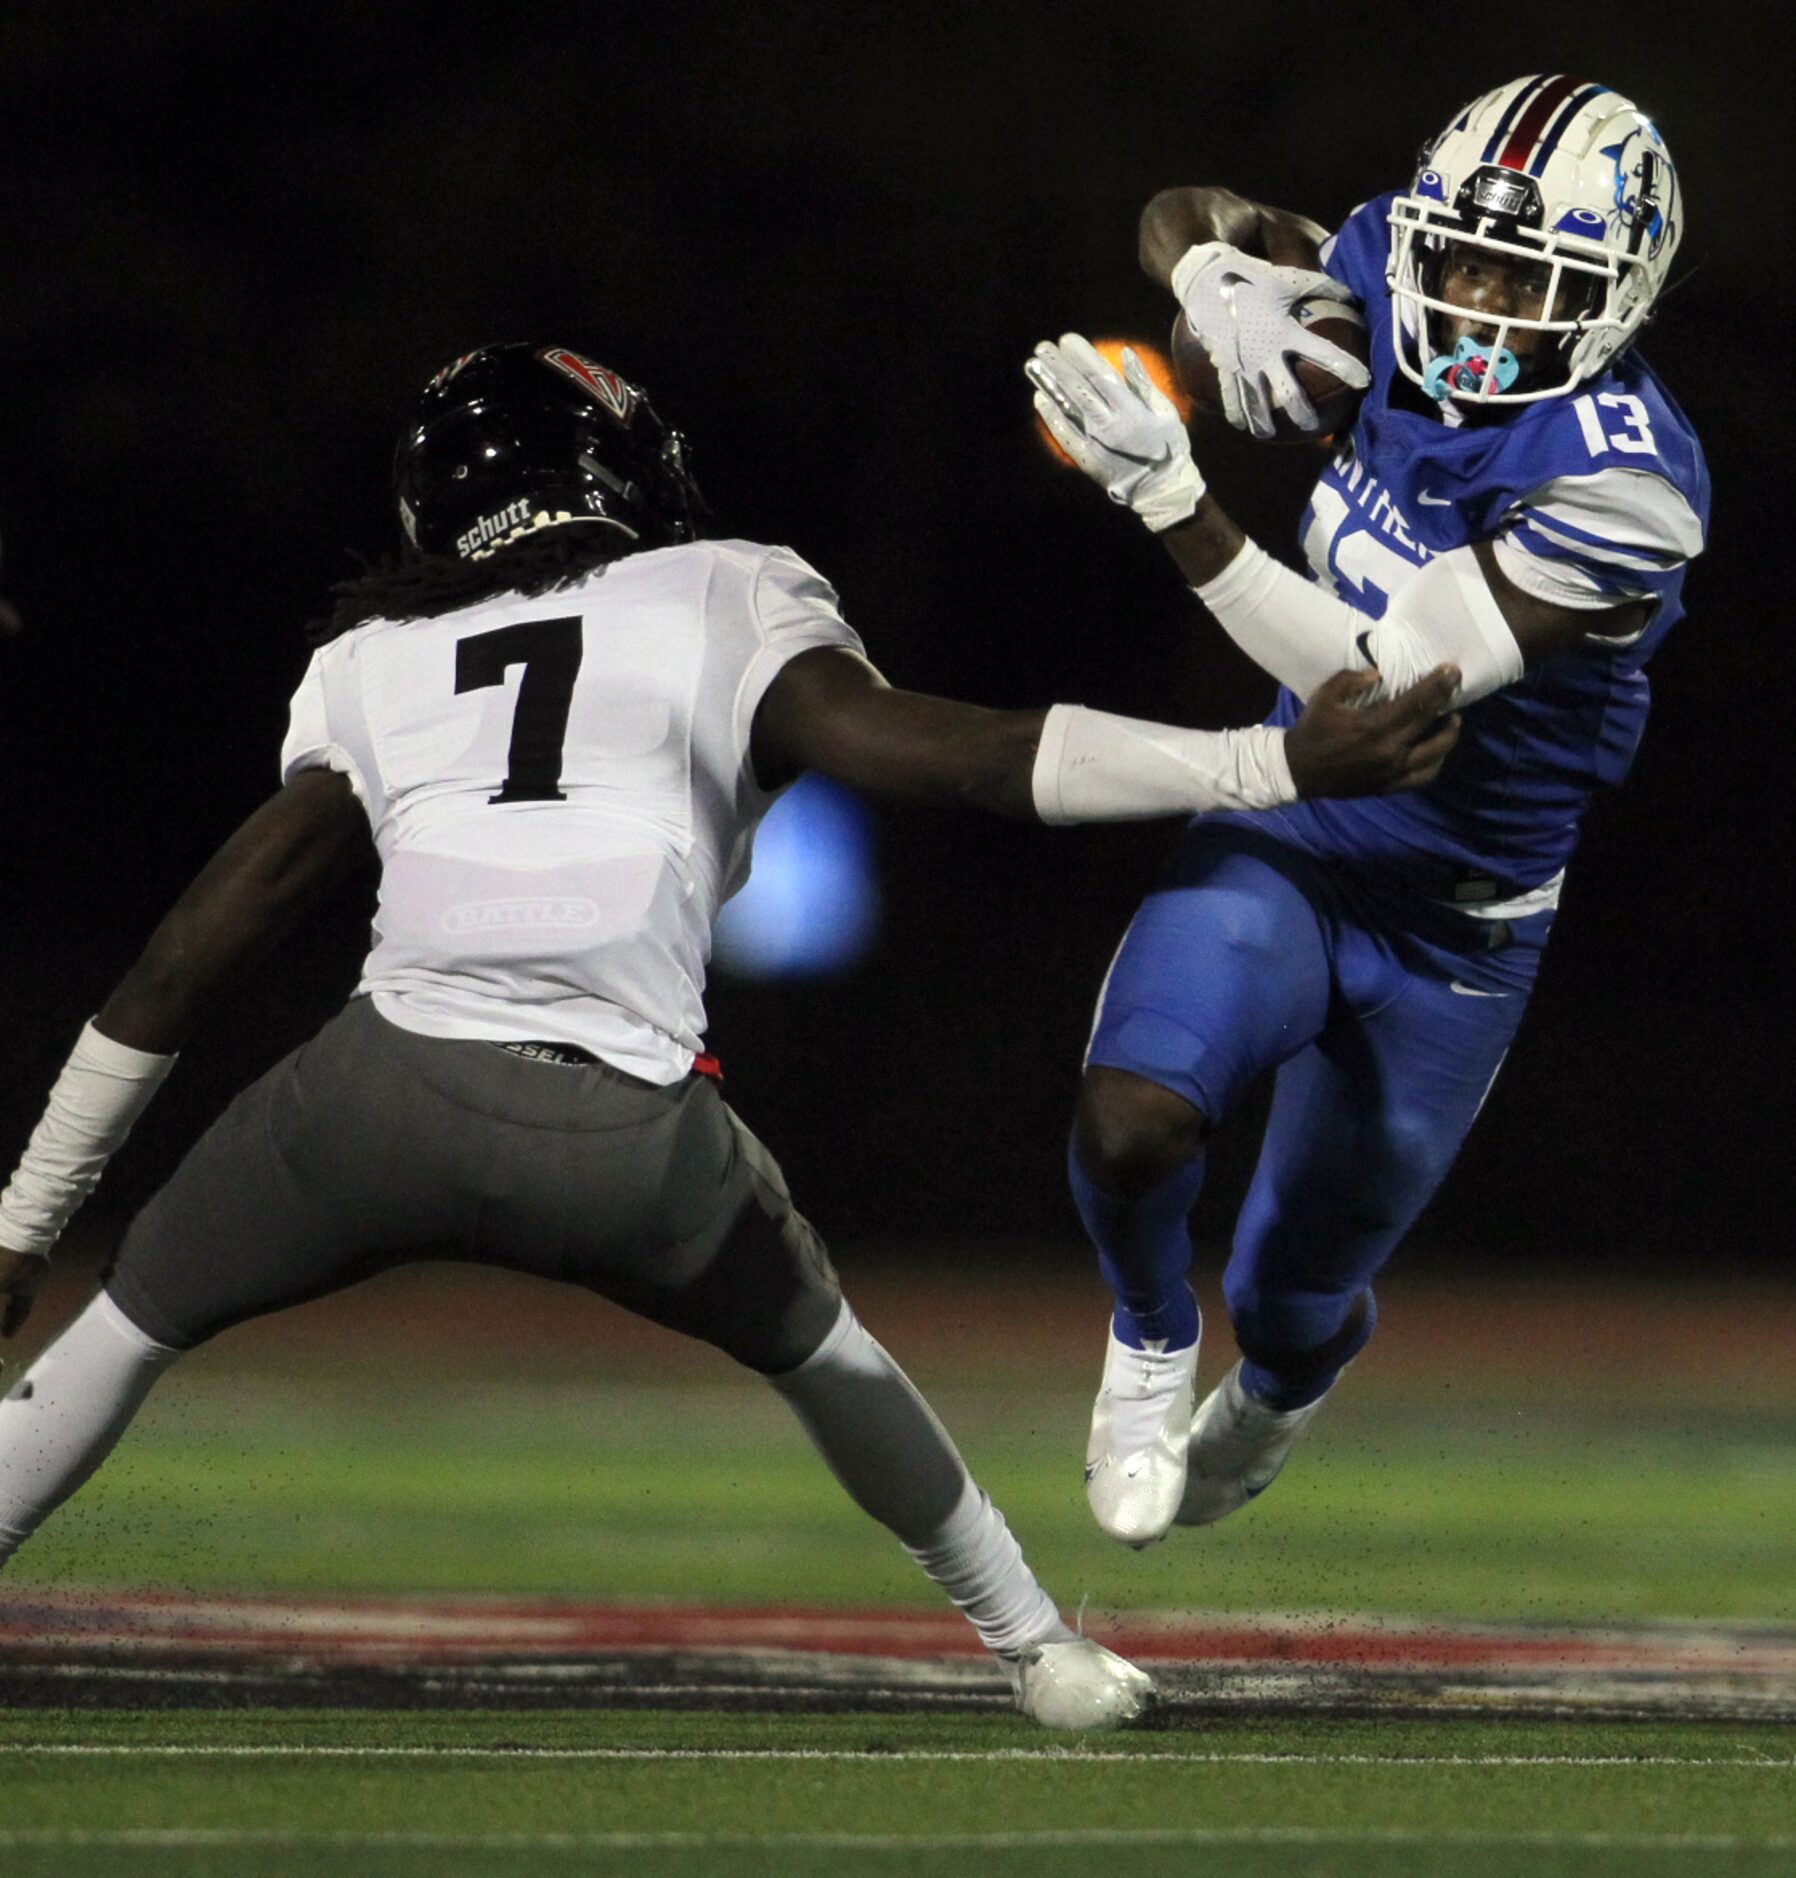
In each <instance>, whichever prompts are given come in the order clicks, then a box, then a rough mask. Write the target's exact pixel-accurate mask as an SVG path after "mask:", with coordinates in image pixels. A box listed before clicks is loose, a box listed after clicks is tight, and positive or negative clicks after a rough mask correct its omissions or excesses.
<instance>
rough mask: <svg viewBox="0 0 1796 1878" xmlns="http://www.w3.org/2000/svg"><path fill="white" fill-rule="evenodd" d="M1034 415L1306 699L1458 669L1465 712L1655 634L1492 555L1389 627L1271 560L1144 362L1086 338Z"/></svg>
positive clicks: (1254, 655) (1072, 344)
mask: <svg viewBox="0 0 1796 1878" xmlns="http://www.w3.org/2000/svg"><path fill="white" fill-rule="evenodd" d="M1025 369H1026V370H1027V373H1028V376H1029V379H1030V382H1031V383H1032V384H1033V385H1034V386H1035V408H1036V410H1037V412H1038V413H1040V415H1041V418H1042V421H1043V422H1044V423H1045V424H1046V425H1047V426H1048V428H1049V429H1050V431H1052V432H1053V434H1054V436H1055V438H1056V439H1057V440H1058V442H1059V443H1060V445H1061V446H1062V448H1063V449H1065V451H1066V452H1067V454H1068V455H1069V456H1070V457H1071V458H1072V459H1073V461H1074V462H1075V463H1076V464H1078V466H1079V467H1080V468H1081V469H1082V470H1084V471H1085V473H1086V474H1087V475H1088V476H1090V477H1091V479H1092V480H1093V481H1094V482H1096V483H1097V484H1098V485H1099V486H1100V487H1101V488H1103V489H1104V490H1105V492H1106V493H1107V494H1108V495H1109V496H1110V498H1111V500H1112V501H1113V502H1117V503H1120V504H1122V505H1123V506H1125V507H1127V508H1130V509H1132V510H1134V512H1135V513H1136V514H1137V515H1139V516H1140V517H1141V519H1142V520H1143V521H1144V522H1146V523H1147V525H1148V527H1149V528H1150V529H1152V530H1153V531H1154V532H1155V533H1156V534H1158V535H1159V537H1160V539H1161V541H1162V542H1164V543H1165V545H1166V549H1167V552H1168V553H1169V554H1170V555H1171V556H1172V558H1173V560H1174V562H1175V563H1176V564H1177V566H1178V568H1179V571H1180V572H1181V573H1182V574H1183V575H1184V576H1185V578H1186V580H1187V581H1189V582H1190V583H1191V586H1192V588H1193V590H1194V591H1195V592H1196V594H1197V597H1198V598H1199V599H1200V600H1202V601H1203V603H1204V605H1205V606H1206V607H1207V608H1208V609H1209V610H1210V612H1211V613H1212V614H1213V615H1214V616H1215V618H1216V619H1217V620H1218V621H1219V622H1220V624H1221V625H1222V627H1223V628H1224V630H1225V631H1226V632H1227V633H1228V634H1229V636H1230V638H1232V639H1233V640H1234V641H1235V643H1236V644H1237V645H1239V646H1240V647H1241V649H1242V651H1244V652H1245V653H1246V654H1247V655H1248V657H1249V658H1251V659H1252V660H1253V661H1254V662H1255V663H1256V664H1257V665H1259V666H1260V668H1261V669H1262V670H1263V671H1266V672H1268V673H1270V674H1271V675H1272V676H1273V677H1274V678H1276V679H1277V680H1278V681H1279V682H1280V683H1281V684H1283V685H1287V686H1289V687H1290V689H1291V690H1292V691H1294V692H1295V693H1296V694H1297V695H1298V696H1299V697H1300V698H1307V697H1309V696H1311V695H1312V694H1313V693H1314V692H1315V690H1316V688H1317V687H1318V686H1319V685H1321V684H1322V682H1323V681H1324V680H1325V679H1326V678H1328V677H1329V676H1330V675H1331V674H1333V673H1335V672H1337V671H1341V670H1348V671H1373V672H1376V673H1377V674H1378V679H1379V683H1378V686H1377V688H1376V689H1375V690H1374V691H1373V692H1372V693H1370V694H1368V695H1369V696H1372V697H1377V696H1389V695H1392V694H1395V693H1397V692H1399V691H1402V690H1405V689H1407V688H1408V687H1409V686H1411V685H1413V684H1414V683H1416V682H1417V680H1418V679H1420V678H1422V677H1423V676H1424V675H1425V674H1427V673H1428V672H1429V671H1431V670H1433V669H1434V668H1436V667H1438V666H1440V665H1444V664H1452V665H1455V666H1457V667H1458V668H1459V670H1460V673H1461V681H1460V687H1459V690H1458V692H1457V693H1456V695H1455V698H1454V700H1453V701H1454V702H1455V703H1456V704H1465V703H1470V702H1472V701H1473V700H1475V699H1478V698H1482V697H1486V696H1488V695H1489V694H1490V693H1491V692H1493V691H1498V690H1501V689H1502V687H1503V686H1504V685H1507V684H1511V683H1513V682H1514V681H1515V680H1516V679H1517V678H1519V677H1520V676H1521V675H1522V673H1523V672H1524V671H1525V670H1527V669H1529V668H1530V667H1532V666H1534V665H1538V664H1539V663H1540V662H1541V661H1542V660H1544V659H1548V658H1552V657H1554V656H1555V655H1556V654H1558V653H1561V652H1565V651H1567V650H1569V649H1570V648H1572V647H1574V646H1576V645H1578V644H1579V643H1581V642H1582V640H1583V639H1584V638H1585V637H1586V636H1588V635H1591V634H1596V635H1599V636H1604V637H1616V638H1622V637H1625V636H1626V635H1627V634H1629V633H1631V632H1633V631H1636V630H1637V629H1638V628H1639V627H1640V626H1641V625H1643V624H1644V623H1645V620H1646V617H1647V613H1646V608H1645V606H1644V604H1643V603H1641V602H1629V603H1627V604H1625V605H1622V606H1618V607H1613V608H1607V609H1601V610H1595V611H1592V610H1584V609H1575V608H1570V607H1564V606H1556V605H1554V604H1552V603H1551V602H1549V601H1544V600H1540V599H1536V598H1535V597H1534V596H1532V595H1530V594H1527V593H1525V592H1523V591H1522V589H1520V588H1519V587H1517V586H1515V585H1514V584H1513V583H1512V582H1511V581H1510V580H1509V579H1508V578H1507V576H1506V575H1504V573H1503V572H1502V569H1501V568H1500V567H1499V565H1498V563H1497V559H1496V554H1495V550H1494V549H1493V547H1492V546H1491V544H1490V543H1489V542H1476V543H1474V544H1473V545H1471V546H1470V547H1466V548H1456V549H1454V550H1453V551H1452V552H1450V553H1447V554H1442V555H1438V556H1436V558H1435V559H1434V560H1432V561H1430V562H1429V563H1428V565H1427V566H1426V567H1425V568H1423V570H1422V571H1421V572H1420V573H1419V574H1418V575H1417V576H1416V578H1415V579H1414V580H1413V581H1412V582H1410V584H1409V585H1408V586H1407V587H1406V588H1405V589H1404V590H1403V593H1402V595H1401V596H1400V598H1399V599H1398V600H1397V601H1396V602H1394V603H1393V604H1392V605H1391V606H1389V607H1387V608H1386V610H1385V612H1384V613H1383V614H1382V615H1380V616H1379V617H1378V618H1377V619H1374V618H1373V617H1372V616H1371V615H1370V614H1368V613H1362V612H1360V611H1359V610H1358V609H1357V608H1356V607H1353V606H1350V605H1349V604H1348V603H1347V602H1346V601H1345V600H1342V599H1340V598H1339V597H1338V596H1336V595H1335V594H1332V593H1329V592H1328V591H1327V590H1326V589H1325V588H1323V587H1321V586H1318V585H1317V584H1316V583H1315V582H1314V581H1308V580H1305V579H1304V578H1303V577H1302V575H1300V574H1296V573H1294V572H1292V570H1291V569H1290V568H1288V567H1285V566H1283V565H1281V564H1280V563H1279V562H1278V561H1276V560H1274V559H1273V558H1272V556H1271V555H1269V554H1267V553H1266V552H1265V551H1264V550H1263V549H1262V548H1260V547H1259V546H1258V545H1257V544H1256V543H1255V542H1253V541H1252V540H1250V539H1249V538H1248V536H1247V535H1246V534H1244V533H1243V532H1242V530H1241V529H1240V528H1239V527H1238V526H1237V525H1236V523H1235V522H1234V521H1233V519H1232V518H1231V517H1230V516H1229V515H1228V513H1227V512H1226V511H1225V510H1224V509H1223V507H1222V505H1221V504H1220V503H1219V502H1218V501H1217V500H1216V498H1215V496H1214V495H1213V494H1212V493H1211V492H1210V490H1209V488H1208V486H1207V485H1206V484H1205V482H1204V479H1203V474H1202V472H1201V471H1200V470H1199V469H1198V467H1197V465H1196V463H1195V462H1194V461H1193V460H1192V456H1191V439H1190V436H1189V434H1188V433H1187V431H1186V429H1185V426H1184V424H1183V422H1182V421H1181V420H1180V418H1179V415H1178V413H1177V411H1175V410H1174V409H1173V407H1172V404H1171V402H1170V400H1168V399H1167V398H1166V396H1165V395H1164V394H1163V393H1162V392H1161V391H1159V390H1158V389H1157V387H1155V386H1154V385H1153V384H1152V383H1151V382H1150V381H1149V379H1148V377H1147V375H1146V373H1145V372H1144V371H1143V370H1142V369H1141V366H1140V364H1139V362H1138V361H1137V360H1136V359H1135V358H1134V356H1133V354H1125V355H1124V370H1123V371H1122V372H1118V371H1117V370H1116V369H1115V368H1114V367H1113V366H1111V365H1110V364H1109V363H1108V362H1107V361H1106V360H1105V359H1103V358H1101V357H1100V356H1099V355H1098V353H1097V352H1096V351H1094V350H1093V348H1092V347H1091V346H1090V345H1089V344H1088V343H1087V342H1086V341H1085V340H1084V339H1082V338H1080V336H1079V335H1078V334H1077V333H1068V334H1066V335H1064V336H1063V337H1062V338H1061V340H1060V341H1059V343H1058V344H1054V343H1052V342H1044V343H1043V344H1042V345H1039V346H1037V347H1036V349H1035V355H1034V356H1033V357H1032V358H1031V359H1030V360H1029V362H1028V364H1027V366H1026V368H1025Z"/></svg>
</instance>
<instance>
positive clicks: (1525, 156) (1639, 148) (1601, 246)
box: [1385, 74, 1683, 406]
mask: <svg viewBox="0 0 1796 1878" xmlns="http://www.w3.org/2000/svg"><path fill="white" fill-rule="evenodd" d="M1682 222H1683V203H1682V200H1681V198H1680V196H1679V192H1678V183H1677V172H1676V171H1675V170H1674V169H1673V168H1672V164H1671V157H1670V155H1669V154H1668V152H1667V151H1666V148H1665V142H1664V139H1663V138H1662V137H1661V136H1660V135H1659V133H1658V131H1657V130H1656V129H1655V128H1654V127H1653V124H1652V122H1651V120H1650V119H1648V118H1647V117H1646V116H1645V115H1644V114H1643V113H1642V112H1641V111H1640V110H1639V109H1638V108H1637V107H1636V106H1634V105H1633V104H1630V103H1629V102H1628V100H1627V99H1626V98H1624V97H1622V96H1621V95H1620V94H1619V93H1617V92H1613V91H1611V90H1609V89H1608V87H1607V86H1605V85H1597V84H1592V83H1590V82H1589V81H1588V80H1585V79H1582V78H1570V77H1566V76H1564V75H1563V74H1559V75H1544V76H1543V75H1536V76H1535V77H1533V78H1519V79H1517V80H1516V81H1515V82H1514V83H1513V84H1508V85H1503V86H1500V87H1499V88H1498V89H1497V90H1495V91H1492V92H1487V93H1486V94H1485V95H1484V96H1483V97H1482V98H1479V99H1477V100H1476V101H1475V102H1474V103H1472V104H1469V105H1467V106H1466V108H1465V109H1464V110H1463V111H1461V112H1460V113H1459V114H1458V116H1457V117H1455V118H1454V120H1453V122H1452V123H1451V124H1450V125H1449V126H1448V127H1447V129H1446V130H1444V131H1443V132H1442V133H1441V134H1440V136H1439V137H1437V138H1436V139H1435V140H1434V142H1433V143H1431V144H1429V145H1428V147H1427V148H1426V149H1425V150H1424V151H1423V152H1422V158H1421V167H1420V169H1419V170H1418V171H1417V172H1416V179H1415V182H1414V183H1413V184H1412V185H1411V188H1410V190H1409V193H1408V194H1407V195H1402V196H1399V197H1397V198H1396V200H1395V201H1394V202H1393V203H1392V204H1391V211H1390V225H1391V257H1390V265H1389V267H1388V269H1387V271H1386V276H1385V277H1386V279H1387V281H1388V282H1389V284H1390V289H1391V295H1392V298H1393V301H1394V302H1395V306H1394V309H1393V310H1394V313H1395V317H1394V318H1393V320H1392V322H1391V337H1392V340H1393V343H1394V344H1395V346H1396V351H1397V364H1398V366H1399V368H1400V369H1401V370H1402V372H1403V374H1404V376H1405V377H1407V378H1410V379H1412V380H1414V382H1415V383H1416V384H1418V385H1420V386H1421V387H1422V388H1423V389H1424V390H1425V391H1426V392H1427V393H1428V394H1429V396H1430V397H1433V398H1437V399H1439V400H1441V401H1442V402H1443V403H1445V402H1447V401H1448V400H1452V401H1454V402H1457V403H1460V404H1471V405H1477V406H1483V405H1486V404H1531V403H1533V402H1534V401H1535V400H1536V399H1540V398H1552V397H1557V396H1559V395H1560V394H1561V393H1563V392H1566V391H1569V390H1571V389H1572V387H1573V386H1575V385H1578V384H1581V383H1582V382H1583V381H1584V380H1585V379H1587V378H1593V377H1595V376H1596V374H1597V373H1598V372H1600V371H1602V370H1603V369H1604V367H1605V366H1606V365H1607V364H1608V363H1609V361H1610V360H1611V359H1613V358H1614V357H1615V355H1616V354H1617V353H1618V352H1620V351H1621V350H1622V349H1623V348H1624V347H1625V346H1626V345H1628V343H1629V342H1630V341H1631V340H1632V339H1633V337H1634V335H1635V333H1636V332H1638V331H1639V329H1640V326H1641V324H1642V322H1643V321H1644V320H1645V319H1646V316H1647V314H1648V312H1649V311H1650V310H1651V308H1652V304H1653V302H1654V300H1655V299H1657V298H1658V295H1659V290H1660V289H1661V288H1662V287H1663V286H1664V284H1665V276H1666V274H1667V272H1668V271H1669V270H1670V267H1671V257H1672V255H1673V254H1674V253H1676V251H1677V245H1678V237H1679V235H1680V234H1681V233H1682V232H1683V229H1682ZM1453 243H1463V244H1466V245H1468V246H1470V247H1473V248H1477V249H1481V250H1483V251H1485V252H1486V253H1488V254H1493V255H1501V256H1505V257H1509V260H1510V262H1511V263H1513V262H1514V261H1515V260H1517V259H1519V260H1520V261H1523V262H1528V263H1533V264H1535V265H1537V266H1538V267H1540V268H1541V269H1542V270H1543V276H1544V283H1545V292H1544V294H1543V295H1542V296H1541V298H1540V303H1539V306H1538V308H1537V312H1538V314H1539V317H1537V318H1520V317H1514V318H1497V317H1492V318H1491V319H1489V320H1488V321H1481V322H1480V324H1481V326H1488V327H1494V328H1495V330H1494V332H1488V331H1481V333H1480V335H1479V338H1478V340H1477V342H1476V343H1474V341H1473V340H1472V339H1471V338H1468V337H1463V336H1462V337H1459V338H1458V339H1457V340H1456V341H1455V340H1454V339H1453V338H1452V337H1451V331H1452V329H1451V328H1450V327H1448V326H1447V325H1446V324H1445V322H1446V321H1448V320H1452V321H1453V322H1454V324H1455V325H1456V326H1457V327H1458V328H1459V329H1460V331H1461V332H1462V333H1463V328H1464V324H1465V309H1464V308H1463V307H1455V306H1453V305H1451V304H1450V303H1449V302H1447V301H1445V300H1443V299H1441V298H1440V297H1439V292H1438V288H1439V284H1440V279H1441V274H1442V270H1443V264H1444V262H1445V259H1446V257H1447V254H1448V251H1449V247H1450V245H1451V244H1453ZM1524 330H1531V331H1534V332H1537V333H1539V334H1541V335H1542V337H1541V338H1540V339H1539V340H1538V341H1536V342H1535V343H1534V345H1533V346H1532V347H1531V348H1527V349H1525V352H1526V356H1525V357H1524V358H1519V359H1518V357H1517V355H1516V354H1515V353H1513V352H1511V351H1510V350H1509V348H1508V346H1507V343H1506V342H1507V340H1508V338H1509V335H1510V334H1511V333H1512V332H1517V331H1524ZM1487 341H1488V343H1487Z"/></svg>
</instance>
